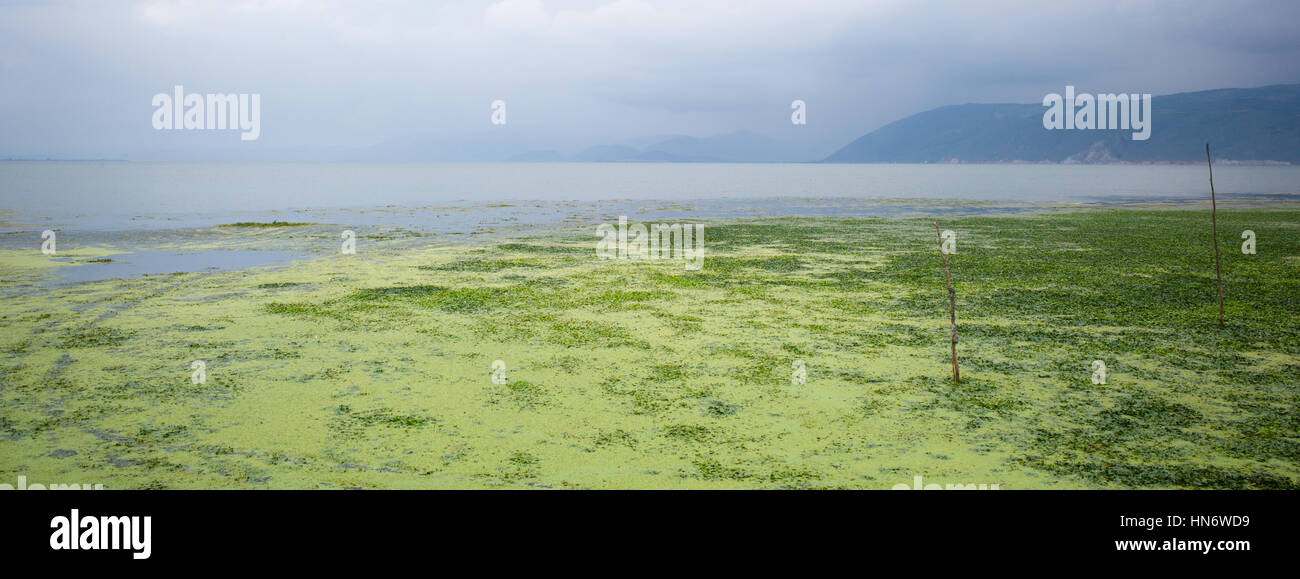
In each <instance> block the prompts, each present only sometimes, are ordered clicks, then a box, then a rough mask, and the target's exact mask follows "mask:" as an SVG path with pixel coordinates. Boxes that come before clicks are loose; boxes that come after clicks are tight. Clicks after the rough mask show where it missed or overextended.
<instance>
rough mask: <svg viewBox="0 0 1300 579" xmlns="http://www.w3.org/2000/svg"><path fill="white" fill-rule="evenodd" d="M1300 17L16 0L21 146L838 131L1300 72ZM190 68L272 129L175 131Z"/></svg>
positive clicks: (812, 141) (1157, 5) (17, 137)
mask: <svg viewBox="0 0 1300 579" xmlns="http://www.w3.org/2000/svg"><path fill="white" fill-rule="evenodd" d="M1297 26H1300V2H1296V1H1295V0H1277V1H1247V0H1234V1H1180V2H1174V1H1124V0H1090V1H1088V2H1049V1H1043V0H1037V1H1032V2H1029V1H1026V2H1020V1H1008V2H996V3H993V2H974V1H953V2H923V1H916V0H897V1H894V0H887V1H879V2H847V1H819V0H801V1H797V2H792V1H789V0H783V1H780V2H775V1H773V2H767V1H753V2H733V1H727V0H722V1H719V0H682V1H677V0H672V1H663V2H656V1H651V0H615V1H612V2H611V1H604V0H588V1H581V0H575V1H568V2H561V1H555V0H503V1H497V2H493V1H463V2H443V3H436V2H414V1H411V2H403V1H387V2H386V1H367V2H340V1H316V2H313V1H306V0H302V1H295V0H263V1H251V0H250V1H217V0H212V1H206V0H188V1H187V0H173V1H146V2H112V1H86V2H58V1H52V2H37V1H30V2H29V1H3V0H0V87H2V88H3V90H2V91H0V157H44V156H51V157H62V158H128V159H208V158H211V159H227V158H238V159H245V158H247V159H261V158H265V159H277V158H290V159H310V158H320V159H332V158H341V157H348V156H350V155H352V154H353V152H355V151H372V152H373V151H376V150H378V151H400V150H404V149H410V148H415V149H419V150H425V149H429V150H438V151H444V152H445V151H447V150H455V149H461V150H464V151H480V150H481V151H486V152H485V153H483V154H487V155H490V154H492V151H496V150H498V149H499V150H526V149H557V150H560V151H562V152H565V153H569V152H573V151H576V150H579V149H582V148H584V147H586V146H590V145H596V144H606V143H616V142H621V141H626V140H628V139H633V138H636V137H648V136H655V135H671V134H684V135H694V136H710V135H716V134H721V133H726V132H731V131H735V130H742V129H744V130H751V131H755V132H759V133H762V134H765V135H768V136H771V137H775V138H780V139H789V140H791V141H796V142H799V143H802V144H805V145H807V146H809V147H811V148H813V149H820V150H822V151H823V152H829V151H830V150H833V149H835V148H838V147H839V146H841V145H844V144H846V143H847V142H849V141H851V140H852V139H854V138H856V137H858V136H860V135H862V134H864V133H866V132H868V131H870V130H873V129H876V128H878V127H880V126H881V125H884V124H886V123H889V122H891V121H894V120H897V119H898V118H900V117H903V116H906V115H909V114H913V113H917V112H921V111H924V110H927V109H930V108H934V107H937V106H942V105H947V104H958V103H966V102H1038V101H1040V100H1041V99H1042V97H1043V95H1044V94H1045V93H1048V92H1061V91H1062V90H1063V89H1064V86H1065V85H1066V84H1073V85H1075V86H1077V87H1079V90H1080V91H1086V92H1149V93H1154V94H1166V93H1172V92H1184V91H1192V90H1202V89H1209V88H1222V87H1250V86H1260V85H1267V84H1278V83H1296V82H1300V33H1298V32H1297ZM177 84H180V85H184V86H185V88H186V90H187V92H191V91H192V92H198V93H211V92H220V93H258V94H260V95H261V99H262V107H261V117H262V118H261V138H260V139H259V140H257V141H252V142H241V141H240V140H239V137H238V133H235V132H229V131H188V132H187V131H155V130H154V129H153V128H152V126H151V123H150V119H151V115H152V113H153V107H152V106H151V104H150V101H151V98H152V96H153V95H154V94H156V93H164V92H166V93H170V92H171V90H172V87H173V86H174V85H177ZM495 99H502V100H504V101H506V103H507V124H506V125H505V126H495V125H492V124H491V122H490V115H491V109H490V106H491V102H492V101H493V100H495ZM794 99H802V100H804V101H805V102H806V103H807V107H808V109H807V114H808V117H807V118H808V123H807V125H805V126H793V125H791V123H790V112H791V111H790V102H791V101H792V100H794Z"/></svg>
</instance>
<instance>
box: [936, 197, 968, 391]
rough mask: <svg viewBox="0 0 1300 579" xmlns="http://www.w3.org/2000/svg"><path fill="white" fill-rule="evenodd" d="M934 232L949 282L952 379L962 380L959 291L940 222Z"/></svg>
mask: <svg viewBox="0 0 1300 579" xmlns="http://www.w3.org/2000/svg"><path fill="white" fill-rule="evenodd" d="M934 233H935V234H936V235H938V236H939V254H940V255H942V256H943V276H944V279H945V280H946V281H947V283H948V321H949V323H951V324H952V381H953V382H961V370H960V369H959V368H958V366H957V292H954V291H953V290H952V272H951V271H950V270H949V269H948V254H947V253H944V251H943V232H941V231H939V222H938V221H935V222H934Z"/></svg>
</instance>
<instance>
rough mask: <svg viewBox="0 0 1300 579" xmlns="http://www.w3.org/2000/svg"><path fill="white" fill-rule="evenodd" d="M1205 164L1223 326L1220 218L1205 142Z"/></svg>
mask: <svg viewBox="0 0 1300 579" xmlns="http://www.w3.org/2000/svg"><path fill="white" fill-rule="evenodd" d="M1205 165H1206V166H1207V167H1209V168H1210V233H1211V235H1213V236H1214V276H1215V277H1216V278H1218V280H1219V327H1220V328H1222V327H1223V270H1222V269H1221V268H1220V267H1219V220H1218V217H1217V216H1215V213H1216V211H1217V208H1216V207H1215V202H1214V164H1213V163H1211V162H1210V144H1209V143H1206V144H1205Z"/></svg>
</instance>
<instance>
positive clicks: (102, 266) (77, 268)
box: [52, 249, 306, 283]
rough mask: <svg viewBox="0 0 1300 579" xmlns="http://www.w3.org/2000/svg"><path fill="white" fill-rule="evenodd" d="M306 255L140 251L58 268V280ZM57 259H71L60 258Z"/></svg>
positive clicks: (254, 263)
mask: <svg viewBox="0 0 1300 579" xmlns="http://www.w3.org/2000/svg"><path fill="white" fill-rule="evenodd" d="M304 257H306V256H304V255H302V254H298V253H294V252H290V251H275V250H240V249H234V250H219V249H214V250H199V251H136V252H132V253H124V254H117V255H113V256H112V257H110V258H103V259H109V260H110V261H95V262H89V263H81V264H77V265H72V266H67V267H61V268H58V269H57V270H56V271H55V273H54V274H53V275H52V278H53V279H52V281H53V282H55V283H80V282H88V281H103V280H108V279H123V278H131V277H139V276H142V275H156V274H167V273H178V272H197V271H228V270H233V269H244V268H249V267H262V266H271V265H285V264H288V263H290V262H292V261H293V260H295V259H302V258H304ZM56 261H67V259H66V258H56Z"/></svg>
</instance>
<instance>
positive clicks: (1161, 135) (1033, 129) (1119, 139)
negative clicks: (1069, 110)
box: [824, 84, 1300, 164]
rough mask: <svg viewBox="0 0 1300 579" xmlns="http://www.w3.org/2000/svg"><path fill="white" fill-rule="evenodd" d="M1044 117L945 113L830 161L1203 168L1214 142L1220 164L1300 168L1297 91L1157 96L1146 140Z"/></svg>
mask: <svg viewBox="0 0 1300 579" xmlns="http://www.w3.org/2000/svg"><path fill="white" fill-rule="evenodd" d="M1063 89H1064V87H1062V91H1063ZM1079 90H1080V92H1086V90H1087V89H1085V88H1083V87H1080V89H1079ZM1046 111H1047V108H1046V107H1044V106H1042V105H1041V104H1038V103H1035V104H965V105H954V106H946V107H940V108H937V109H934V110H930V111H926V112H923V113H919V114H916V115H912V116H910V117H907V118H905V119H902V120H899V121H895V122H893V123H890V124H888V125H886V126H884V127H881V128H880V129H878V130H876V131H873V132H871V133H868V134H867V135H864V136H862V137H860V138H859V139H857V140H855V141H853V142H852V143H849V144H848V145H847V146H845V147H844V148H842V149H840V150H839V151H836V152H835V153H832V154H831V155H830V156H829V157H827V158H826V159H825V160H824V162H827V163H945V162H961V163H1010V162H1064V163H1123V162H1130V163H1160V162H1191V163H1194V162H1204V161H1205V143H1206V142H1209V143H1210V146H1211V151H1212V153H1213V155H1214V157H1215V159H1216V160H1230V161H1244V162H1265V161H1272V162H1285V163H1292V164H1300V85H1296V84H1292V85H1274V86H1266V87H1260V88H1249V89H1218V90H1209V91H1201V92H1190V93H1179V94H1172V95H1164V96H1157V97H1154V98H1152V103H1151V111H1152V113H1151V116H1152V128H1151V136H1150V138H1149V139H1147V140H1145V141H1134V140H1132V139H1131V133H1132V131H1127V130H1113V131H1098V130H1091V131H1084V130H1052V131H1049V130H1047V129H1044V128H1043V114H1044V112H1046Z"/></svg>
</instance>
